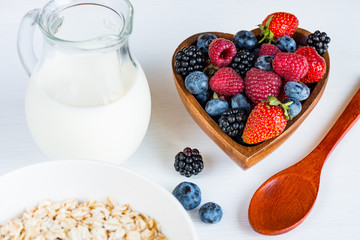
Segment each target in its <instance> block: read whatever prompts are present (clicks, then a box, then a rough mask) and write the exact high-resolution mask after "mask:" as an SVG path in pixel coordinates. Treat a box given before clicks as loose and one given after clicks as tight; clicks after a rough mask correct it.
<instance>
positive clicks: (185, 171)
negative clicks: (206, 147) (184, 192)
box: [174, 147, 204, 177]
mask: <svg viewBox="0 0 360 240" xmlns="http://www.w3.org/2000/svg"><path fill="white" fill-rule="evenodd" d="M174 167H175V170H176V171H177V172H179V173H180V174H181V175H184V176H185V177H191V176H192V175H197V174H199V173H200V172H201V171H202V170H203V168H204V162H203V160H202V156H201V155H200V153H199V150H197V149H196V148H194V149H191V148H189V147H186V148H185V149H184V150H183V151H182V152H179V153H178V154H177V155H176V156H175V164H174Z"/></svg>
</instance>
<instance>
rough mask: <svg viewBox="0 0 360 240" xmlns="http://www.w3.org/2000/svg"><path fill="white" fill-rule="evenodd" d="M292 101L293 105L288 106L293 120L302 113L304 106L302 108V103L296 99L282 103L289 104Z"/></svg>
mask: <svg viewBox="0 0 360 240" xmlns="http://www.w3.org/2000/svg"><path fill="white" fill-rule="evenodd" d="M290 101H292V102H293V103H292V104H290V105H288V106H289V108H290V110H288V112H289V114H290V115H291V119H292V118H294V117H295V116H297V115H298V114H299V113H300V112H301V109H302V106H301V103H300V102H299V101H298V100H297V99H295V98H287V99H285V100H283V101H282V103H288V102H290Z"/></svg>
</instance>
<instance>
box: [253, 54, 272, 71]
mask: <svg viewBox="0 0 360 240" xmlns="http://www.w3.org/2000/svg"><path fill="white" fill-rule="evenodd" d="M273 60H274V57H273V56H269V55H262V56H260V57H258V59H256V62H255V64H254V67H256V68H258V69H262V70H265V71H273V68H272V62H273Z"/></svg>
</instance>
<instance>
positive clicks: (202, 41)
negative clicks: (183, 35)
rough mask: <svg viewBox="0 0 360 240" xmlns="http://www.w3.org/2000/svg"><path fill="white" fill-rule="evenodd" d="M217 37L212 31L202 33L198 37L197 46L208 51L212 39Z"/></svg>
mask: <svg viewBox="0 0 360 240" xmlns="http://www.w3.org/2000/svg"><path fill="white" fill-rule="evenodd" d="M215 38H216V36H215V35H214V34H210V33H204V34H201V35H200V36H199V37H198V39H197V43H196V48H197V49H203V50H204V51H206V52H208V51H209V45H210V43H211V42H212V40H214V39H215Z"/></svg>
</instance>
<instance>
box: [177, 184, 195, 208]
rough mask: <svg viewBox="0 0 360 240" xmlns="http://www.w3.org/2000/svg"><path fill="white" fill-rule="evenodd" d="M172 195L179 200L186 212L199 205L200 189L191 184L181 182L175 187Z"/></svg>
mask: <svg viewBox="0 0 360 240" xmlns="http://www.w3.org/2000/svg"><path fill="white" fill-rule="evenodd" d="M172 194H173V195H174V196H175V197H176V198H177V199H178V200H179V202H180V203H181V204H182V205H183V207H184V208H185V209H186V210H191V209H194V208H196V207H197V206H199V205H200V202H201V191H200V188H199V187H198V186H197V185H196V184H195V183H191V182H182V183H180V184H179V185H177V186H176V187H175V189H174V190H173V192H172Z"/></svg>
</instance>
